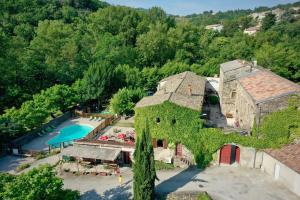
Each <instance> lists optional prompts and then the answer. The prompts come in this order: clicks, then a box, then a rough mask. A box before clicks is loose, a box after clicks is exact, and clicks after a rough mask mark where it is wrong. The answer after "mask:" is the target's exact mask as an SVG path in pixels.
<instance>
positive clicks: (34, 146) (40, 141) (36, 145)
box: [22, 117, 100, 151]
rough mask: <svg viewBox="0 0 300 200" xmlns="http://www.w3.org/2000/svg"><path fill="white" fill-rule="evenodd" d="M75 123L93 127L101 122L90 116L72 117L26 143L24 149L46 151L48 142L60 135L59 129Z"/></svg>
mask: <svg viewBox="0 0 300 200" xmlns="http://www.w3.org/2000/svg"><path fill="white" fill-rule="evenodd" d="M74 124H81V125H90V126H93V127H97V126H98V125H99V124H100V121H95V120H90V119H89V118H78V117H77V118H71V119H69V120H67V121H65V122H63V123H62V124H61V125H59V126H58V127H57V128H56V129H54V130H53V131H52V132H50V133H48V134H46V135H44V136H41V137H37V138H35V139H34V140H32V141H31V142H29V143H27V144H25V145H24V146H23V147H22V149H24V150H30V151H45V150H48V144H47V142H48V141H49V140H50V139H52V138H53V137H55V136H56V135H58V133H59V131H60V130H61V129H62V128H64V127H66V126H69V125H74Z"/></svg>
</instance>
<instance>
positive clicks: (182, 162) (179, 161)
mask: <svg viewBox="0 0 300 200" xmlns="http://www.w3.org/2000/svg"><path fill="white" fill-rule="evenodd" d="M173 163H174V166H175V167H179V168H188V167H189V166H191V165H192V164H193V163H192V162H191V161H190V160H189V159H187V158H185V157H178V156H175V157H174V160H173Z"/></svg>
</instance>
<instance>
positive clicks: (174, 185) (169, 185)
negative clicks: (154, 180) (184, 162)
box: [155, 167, 208, 199]
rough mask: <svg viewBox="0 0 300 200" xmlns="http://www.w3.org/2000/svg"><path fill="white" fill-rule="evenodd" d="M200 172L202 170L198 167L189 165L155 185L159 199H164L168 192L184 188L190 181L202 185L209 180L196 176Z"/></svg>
mask: <svg viewBox="0 0 300 200" xmlns="http://www.w3.org/2000/svg"><path fill="white" fill-rule="evenodd" d="M200 172H201V170H200V169H197V168H196V167H189V168H187V169H185V170H183V171H181V172H180V173H178V174H176V175H175V176H172V177H171V178H169V179H167V180H165V181H163V182H161V183H159V184H158V185H157V186H156V187H155V193H156V195H157V196H158V197H160V198H159V199H164V198H163V197H166V196H167V195H168V194H170V193H172V192H175V191H176V190H178V189H180V188H182V187H183V186H184V185H186V184H187V183H189V182H199V187H200V185H201V184H200V183H207V182H208V181H206V180H203V179H199V178H196V176H197V175H198V174H199V173H200Z"/></svg>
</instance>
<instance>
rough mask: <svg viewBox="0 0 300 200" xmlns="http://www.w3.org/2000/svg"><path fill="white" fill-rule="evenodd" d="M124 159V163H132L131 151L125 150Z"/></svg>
mask: <svg viewBox="0 0 300 200" xmlns="http://www.w3.org/2000/svg"><path fill="white" fill-rule="evenodd" d="M123 161H124V164H130V163H131V159H130V152H127V151H124V152H123Z"/></svg>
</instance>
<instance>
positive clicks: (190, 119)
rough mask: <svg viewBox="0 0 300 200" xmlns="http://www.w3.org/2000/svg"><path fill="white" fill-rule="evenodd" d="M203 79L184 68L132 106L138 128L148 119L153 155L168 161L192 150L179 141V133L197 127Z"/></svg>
mask: <svg viewBox="0 0 300 200" xmlns="http://www.w3.org/2000/svg"><path fill="white" fill-rule="evenodd" d="M205 86H206V79H205V78H203V77H201V76H197V75H196V74H195V73H193V72H183V73H180V74H177V75H173V76H170V77H167V78H165V79H163V80H161V81H160V82H159V84H158V87H157V91H156V93H155V94H154V95H153V96H148V97H144V98H143V99H141V100H140V101H139V102H138V103H137V104H136V107H135V128H136V131H137V132H141V131H142V130H143V128H144V125H145V124H144V122H145V119H146V118H147V119H148V123H149V129H150V132H151V134H152V139H153V147H154V153H155V159H157V160H161V161H164V162H171V161H172V159H173V158H177V157H180V158H181V159H183V158H185V159H186V160H187V162H189V163H193V162H194V161H193V156H192V154H191V153H190V152H189V151H188V149H186V148H185V147H184V146H183V145H182V144H181V142H180V140H181V138H182V137H181V136H183V137H184V136H185V135H186V136H187V135H189V134H193V133H195V132H197V131H198V128H199V126H200V125H201V122H202V120H201V119H200V112H201V110H202V105H203V101H204V93H205Z"/></svg>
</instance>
